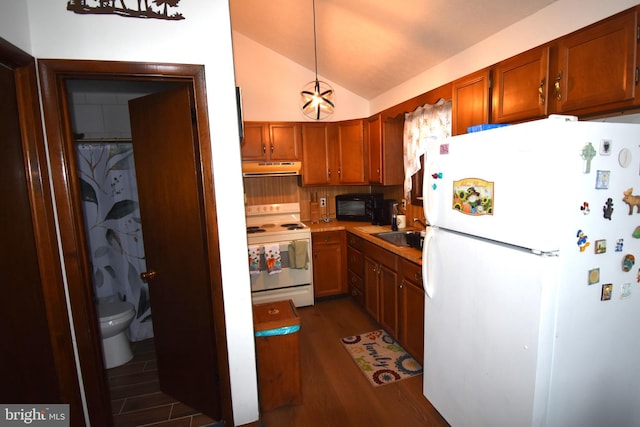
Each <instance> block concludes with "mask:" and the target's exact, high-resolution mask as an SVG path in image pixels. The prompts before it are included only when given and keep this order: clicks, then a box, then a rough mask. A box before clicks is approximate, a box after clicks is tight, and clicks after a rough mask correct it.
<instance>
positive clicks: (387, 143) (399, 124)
mask: <svg viewBox="0 0 640 427" xmlns="http://www.w3.org/2000/svg"><path fill="white" fill-rule="evenodd" d="M403 134H404V115H399V116H397V117H395V118H387V119H383V117H382V114H376V115H375V116H373V117H370V118H369V119H368V120H367V141H368V148H369V183H370V184H379V185H402V183H403V181H404V165H403V161H402V139H403Z"/></svg>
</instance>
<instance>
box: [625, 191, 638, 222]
mask: <svg viewBox="0 0 640 427" xmlns="http://www.w3.org/2000/svg"><path fill="white" fill-rule="evenodd" d="M622 195H623V196H624V197H622V201H623V202H625V203H626V204H628V205H629V215H633V207H634V206H635V207H636V213H640V195H633V187H630V188H627V189H626V190H625V191H623V192H622Z"/></svg>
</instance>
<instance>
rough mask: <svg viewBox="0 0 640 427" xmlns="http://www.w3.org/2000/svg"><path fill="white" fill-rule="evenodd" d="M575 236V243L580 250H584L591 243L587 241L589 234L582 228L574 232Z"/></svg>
mask: <svg viewBox="0 0 640 427" xmlns="http://www.w3.org/2000/svg"><path fill="white" fill-rule="evenodd" d="M576 237H577V238H578V242H577V243H578V247H579V248H580V252H584V251H585V249H587V248H588V247H589V246H590V245H591V243H589V241H588V240H587V239H588V238H589V236H587V235H586V234H584V232H583V231H582V230H578V232H577V233H576Z"/></svg>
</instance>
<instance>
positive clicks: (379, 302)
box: [364, 242, 399, 337]
mask: <svg viewBox="0 0 640 427" xmlns="http://www.w3.org/2000/svg"><path fill="white" fill-rule="evenodd" d="M398 258H399V257H398V256H397V255H395V254H393V253H391V252H389V251H387V250H385V249H382V248H381V247H379V246H377V245H374V244H373V243H369V242H365V244H364V298H365V308H366V309H367V312H369V314H371V316H373V317H374V318H375V319H376V320H377V321H378V323H380V325H381V326H382V327H383V328H384V329H385V330H386V331H387V332H389V333H390V334H391V335H393V336H394V337H397V336H398V290H399V288H398V284H399V281H398V273H397V271H398Z"/></svg>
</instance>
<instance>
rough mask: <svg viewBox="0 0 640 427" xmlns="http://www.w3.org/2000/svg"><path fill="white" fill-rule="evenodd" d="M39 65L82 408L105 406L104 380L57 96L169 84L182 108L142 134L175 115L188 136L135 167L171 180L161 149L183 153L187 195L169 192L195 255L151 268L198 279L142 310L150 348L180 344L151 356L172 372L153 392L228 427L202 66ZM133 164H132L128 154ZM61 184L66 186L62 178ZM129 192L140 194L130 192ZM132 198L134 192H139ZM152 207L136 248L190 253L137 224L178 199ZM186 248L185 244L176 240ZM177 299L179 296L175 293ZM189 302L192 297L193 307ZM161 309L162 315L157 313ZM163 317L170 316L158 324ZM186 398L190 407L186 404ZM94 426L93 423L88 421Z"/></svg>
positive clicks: (76, 192) (70, 151)
mask: <svg viewBox="0 0 640 427" xmlns="http://www.w3.org/2000/svg"><path fill="white" fill-rule="evenodd" d="M39 63H40V70H41V79H42V87H43V105H44V117H45V124H46V129H47V137H48V141H49V146H50V150H51V152H52V153H53V155H52V162H51V163H52V170H53V174H52V175H53V182H54V188H55V190H56V195H57V196H58V197H57V199H58V200H57V203H56V205H57V208H58V211H59V212H61V215H60V228H61V241H62V245H63V250H64V251H65V254H68V256H65V260H66V261H67V265H66V270H67V272H68V276H69V277H68V281H69V290H70V299H71V305H72V310H73V314H74V319H75V321H74V324H75V331H76V337H77V340H78V343H79V353H80V364H81V366H82V368H83V373H84V374H85V375H84V377H83V379H84V382H85V385H86V387H85V390H86V391H87V403H88V406H89V407H90V408H91V407H92V406H93V405H98V406H101V407H104V406H108V405H109V400H108V391H107V387H106V381H105V376H104V372H103V371H102V368H103V364H102V361H101V360H100V359H99V357H100V356H101V351H100V335H99V331H98V327H97V323H98V322H97V321H96V310H95V307H94V296H95V295H94V292H93V289H92V288H90V287H89V286H87V285H86V284H87V283H90V282H91V279H92V275H93V268H92V266H91V262H90V256H89V253H88V252H89V251H88V248H87V247H86V244H85V242H86V238H85V237H86V236H85V229H84V219H83V217H82V208H81V203H82V199H81V194H82V192H81V189H80V184H79V182H80V181H79V180H78V177H77V172H76V169H75V163H76V160H75V156H76V154H75V151H74V135H73V131H71V129H72V127H71V118H70V112H69V104H68V102H69V99H68V96H67V94H66V89H65V83H66V82H67V81H70V80H109V79H111V80H118V81H134V82H154V83H156V84H160V85H162V84H165V83H173V84H175V85H177V86H180V87H182V88H183V89H186V92H187V93H188V94H190V96H189V95H188V96H187V98H188V99H187V101H186V104H185V103H184V102H182V103H180V104H176V103H175V102H172V101H169V103H168V104H167V103H162V105H164V106H165V107H167V108H168V109H167V110H166V112H163V111H156V112H155V113H154V116H153V119H152V120H150V121H149V122H148V123H146V125H147V126H150V127H151V128H152V129H155V130H157V131H159V132H164V135H166V134H167V130H166V129H165V130H164V131H163V130H161V129H162V126H163V125H170V124H172V123H173V122H174V120H175V118H176V117H175V116H176V114H177V113H181V114H180V115H181V120H182V122H183V124H185V125H186V126H187V127H188V128H190V129H191V130H192V133H191V134H188V136H189V138H191V139H189V140H182V142H176V144H180V145H177V146H173V147H171V146H170V145H169V146H168V148H167V147H165V148H160V147H159V146H158V150H155V149H151V150H148V151H146V154H144V156H150V157H144V163H148V164H151V165H153V167H156V168H157V169H155V170H154V169H153V168H152V169H147V170H146V171H145V172H142V175H144V176H149V175H153V176H154V177H157V178H166V177H169V178H170V177H171V176H172V175H171V174H172V171H171V170H170V166H171V163H172V162H173V160H174V156H173V155H172V154H171V153H170V152H167V151H166V150H175V151H176V152H179V153H181V152H187V153H190V160H191V164H190V165H187V166H185V163H181V164H180V165H181V166H180V167H181V170H180V171H179V172H178V175H177V176H183V175H185V176H188V177H189V179H190V181H189V185H190V187H189V186H186V187H185V186H182V185H183V184H184V180H177V181H176V182H174V183H172V184H173V189H174V190H175V192H176V193H177V194H179V195H186V196H188V198H189V200H190V203H191V205H190V206H191V208H189V209H187V211H188V212H189V213H190V214H193V216H192V217H191V221H190V222H189V224H190V228H191V230H190V231H194V230H195V234H196V235H197V236H199V239H200V246H199V247H200V249H201V252H200V253H199V256H195V257H192V258H191V259H189V260H185V259H181V260H180V262H181V264H180V265H177V266H176V262H175V259H177V258H169V260H168V261H167V260H166V259H165V260H163V261H162V262H165V261H166V262H167V264H164V265H161V267H160V268H163V269H165V270H166V268H165V267H171V269H172V270H173V271H180V269H181V268H183V269H184V270H186V271H199V272H201V273H200V274H199V275H198V276H197V278H196V280H184V281H179V283H177V281H174V280H171V283H170V286H160V289H161V290H162V292H165V293H167V294H168V295H171V292H174V294H173V295H171V296H169V297H167V296H166V295H165V296H164V297H162V298H158V299H157V300H155V301H154V295H153V292H151V295H150V301H151V306H152V308H153V313H154V322H155V323H156V324H155V325H154V328H153V329H154V335H155V339H156V341H157V340H158V339H159V337H160V336H164V337H167V338H169V339H174V338H180V339H181V340H182V341H179V342H178V343H176V342H173V343H170V344H169V345H167V346H163V348H164V349H165V350H166V349H167V348H170V349H171V350H172V351H173V354H171V355H165V356H161V354H160V353H162V352H163V351H165V350H162V349H157V351H159V353H158V357H159V358H160V357H164V358H165V360H168V361H170V362H171V361H173V362H175V365H174V366H171V365H170V364H169V365H167V366H168V367H167V366H165V368H166V369H162V371H164V374H166V375H168V376H169V380H168V381H163V379H162V376H163V372H162V371H160V369H159V374H160V381H161V385H162V384H163V383H165V384H167V387H168V389H167V390H166V392H167V394H170V395H174V396H175V397H176V398H178V399H179V400H181V401H183V402H184V403H186V404H187V405H189V406H191V407H193V408H194V409H198V410H200V411H202V412H203V413H205V414H207V415H209V416H210V417H212V418H214V419H222V420H225V421H226V422H231V423H232V420H233V417H232V411H231V405H230V386H229V373H228V360H227V349H226V341H225V325H224V314H223V306H222V295H221V294H222V289H221V278H220V263H219V247H218V238H217V220H216V214H215V195H214V191H213V173H212V170H211V149H210V142H209V141H210V139H209V134H208V118H207V114H206V101H205V97H206V94H205V90H204V69H203V67H202V66H195V65H161V64H141V63H125V62H117V63H112V62H111V63H110V62H95V61H65V60H41V61H39ZM165 92H166V93H168V92H171V91H165ZM183 92H184V91H183ZM183 101H184V100H183ZM172 109H173V110H172ZM180 135H185V133H184V132H181V133H180ZM134 139H135V138H134ZM136 142H137V140H136V141H134V145H135V144H136ZM151 144H153V141H151ZM147 146H149V145H147ZM154 148H156V147H154ZM136 157H138V156H137V155H136ZM167 160H168V161H169V165H168V166H169V167H167V168H166V169H165V168H164V166H163V165H164V164H163V162H164V161H167ZM137 163H138V164H139V163H140V161H139V160H138V161H137ZM138 164H136V168H138ZM138 175H140V174H138ZM142 175H140V176H142ZM174 176H176V175H174ZM67 177H68V179H66V178H67ZM161 181H162V179H158V180H154V179H151V180H150V181H148V182H147V184H145V185H146V186H147V188H152V187H153V186H156V185H158V186H160V187H162V186H165V187H164V188H166V181H162V184H161V183H160V182H161ZM138 184H139V185H140V183H138ZM149 186H151V187H149ZM141 191H142V192H144V191H145V190H141ZM154 194H156V193H154ZM141 198H142V196H141ZM162 202H166V203H167V205H163V204H162ZM162 202H161V201H158V202H157V203H156V202H154V203H155V204H156V205H157V209H149V208H147V209H146V214H145V213H144V211H145V209H144V208H143V205H144V203H143V202H142V201H141V218H142V223H143V226H144V227H145V231H144V233H145V238H144V239H145V245H147V242H148V241H150V243H148V245H150V246H152V247H155V248H171V249H173V250H178V251H182V252H184V253H190V252H189V251H190V250H191V248H189V249H184V248H182V249H181V248H180V247H179V246H178V245H173V246H172V245H171V243H167V242H166V241H163V238H165V237H166V236H168V235H171V232H166V231H167V230H160V231H158V230H155V231H154V226H146V225H144V224H145V223H149V224H152V223H153V222H154V221H147V220H146V219H145V215H147V216H149V215H152V216H154V217H155V216H156V214H157V215H159V216H162V215H160V214H165V213H168V212H181V209H182V208H183V207H182V200H181V199H180V198H179V197H177V198H174V199H171V198H168V199H166V198H165V199H164V200H163V201H162ZM147 206H149V203H147ZM65 212H67V213H68V216H67V215H64V214H65ZM161 223H162V224H163V227H165V229H171V230H173V228H174V225H175V224H174V223H172V222H171V221H169V222H167V221H166V218H164V219H163V220H161ZM148 232H150V233H148ZM149 234H151V235H152V238H151V239H148V235H149ZM181 243H185V242H181ZM186 243H192V242H189V241H186ZM147 252H148V251H147ZM71 254H77V256H71ZM145 257H147V255H145ZM183 262H184V263H187V262H193V264H190V265H185V264H183ZM147 268H149V267H147ZM155 268H158V267H155ZM163 272H164V271H163ZM159 276H160V274H159ZM167 277H170V276H167ZM173 277H175V276H173ZM152 286H153V285H152ZM178 290H179V293H175V292H177V291H178ZM186 295H187V296H191V297H192V298H191V299H189V300H188V301H189V302H188V304H187V305H185V300H184V297H185V296H186ZM194 295H198V296H199V297H196V298H193V296H194ZM203 295H204V297H203ZM174 298H175V299H174ZM158 301H159V304H158ZM174 301H179V304H173V302H174ZM173 306H179V307H180V311H179V314H180V316H179V317H178V318H176V316H175V312H174V313H173V314H171V310H170V309H171V308H172V307H173ZM167 307H168V308H169V310H167ZM194 307H195V308H194ZM158 308H160V310H158ZM159 313H160V314H159ZM168 316H174V317H172V318H170V319H163V318H164V317H168ZM158 319H163V320H166V322H168V323H170V324H171V325H172V327H174V326H175V323H176V320H179V321H182V320H184V325H186V326H185V329H183V331H185V330H186V331H188V332H189V333H188V334H186V335H185V334H176V333H175V329H174V330H173V331H172V330H171V329H170V328H165V327H162V328H161V329H160V330H161V331H162V333H161V332H159V329H158V325H157V324H158V323H159V322H157V321H158ZM80 325H82V326H80ZM192 331H198V333H199V334H201V336H202V337H204V338H201V339H199V340H188V338H189V337H190V336H193V335H192V333H191V332H192ZM176 352H177V353H179V354H181V355H183V356H185V357H186V360H187V363H185V360H175V359H174V358H172V357H171V356H173V355H174V354H175V353H176ZM176 372H179V373H180V375H179V378H175V377H176V374H175V373H176ZM202 378H207V379H208V381H210V380H213V383H205V382H202V381H200V379H202ZM185 384H186V385H185ZM163 390H164V386H163ZM192 398H193V399H194V401H190V400H189V399H192ZM205 406H207V407H205ZM99 421H100V420H96V422H99Z"/></svg>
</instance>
